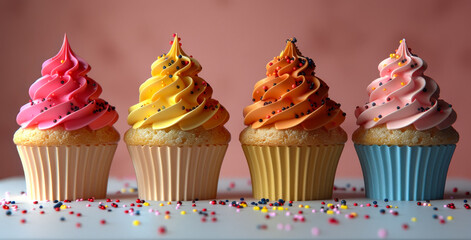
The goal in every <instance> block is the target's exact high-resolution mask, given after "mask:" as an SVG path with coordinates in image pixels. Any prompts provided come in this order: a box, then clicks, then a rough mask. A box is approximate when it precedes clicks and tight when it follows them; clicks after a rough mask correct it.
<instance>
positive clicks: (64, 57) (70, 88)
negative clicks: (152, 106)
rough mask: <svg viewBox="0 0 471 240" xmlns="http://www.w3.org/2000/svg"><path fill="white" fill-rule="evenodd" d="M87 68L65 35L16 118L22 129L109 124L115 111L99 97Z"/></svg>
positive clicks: (91, 126) (74, 128) (115, 116)
mask: <svg viewBox="0 0 471 240" xmlns="http://www.w3.org/2000/svg"><path fill="white" fill-rule="evenodd" d="M90 69H91V67H90V65H88V63H86V62H85V61H84V60H83V59H82V58H80V57H78V56H77V55H75V53H74V52H73V51H72V49H71V48H70V45H69V42H68V40H67V35H65V36H64V43H63V44H62V47H61V49H60V51H59V53H58V54H57V55H56V56H55V57H53V58H51V59H48V60H47V61H45V62H44V63H43V65H42V70H41V75H42V77H41V78H39V79H38V80H36V81H35V82H34V83H33V84H32V85H31V87H30V88H29V96H30V98H31V100H30V101H29V103H27V104H25V105H23V106H22V107H21V109H20V112H19V113H18V115H17V117H16V121H17V123H18V124H19V125H21V127H22V128H29V127H37V128H38V129H50V128H53V127H56V126H59V125H63V126H64V128H65V129H66V130H69V131H72V130H76V129H80V128H83V127H87V126H88V127H90V128H91V129H92V130H96V129H100V128H103V127H106V126H111V125H113V124H114V123H115V122H116V121H117V120H118V113H117V112H116V111H115V108H114V107H113V106H111V105H109V104H108V102H106V101H105V100H103V99H100V98H99V96H100V94H101V92H102V89H101V86H100V85H99V84H98V83H97V82H95V81H94V80H93V79H91V78H90V77H88V76H87V73H88V72H89V71H90Z"/></svg>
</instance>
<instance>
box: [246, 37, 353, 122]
mask: <svg viewBox="0 0 471 240" xmlns="http://www.w3.org/2000/svg"><path fill="white" fill-rule="evenodd" d="M296 41H297V40H296V38H291V39H288V40H287V41H286V47H285V49H284V50H283V51H282V52H281V54H280V55H279V56H277V57H275V58H274V59H273V60H272V61H270V62H269V63H268V64H267V65H266V69H267V73H266V75H267V77H266V78H264V79H262V80H260V81H258V82H257V83H256V84H255V87H254V91H253V94H252V101H253V102H254V103H253V104H251V105H249V106H247V107H246V108H245V109H244V112H243V114H244V118H245V119H244V124H245V125H250V126H251V127H252V128H261V127H267V126H274V127H275V128H276V129H288V128H293V127H296V126H302V127H303V128H304V129H306V130H314V129H318V128H321V127H324V128H326V129H332V128H335V127H338V126H339V125H340V124H341V123H342V122H343V121H344V120H345V113H344V112H342V110H340V104H338V103H336V102H334V101H332V100H331V99H330V98H329V97H328V91H329V87H328V86H327V84H325V83H324V81H322V80H321V79H319V78H318V77H316V76H315V73H314V70H315V67H316V65H315V64H314V61H313V60H312V59H310V58H308V57H304V56H303V55H302V54H301V52H300V51H299V50H298V48H297V47H296V45H295V43H296Z"/></svg>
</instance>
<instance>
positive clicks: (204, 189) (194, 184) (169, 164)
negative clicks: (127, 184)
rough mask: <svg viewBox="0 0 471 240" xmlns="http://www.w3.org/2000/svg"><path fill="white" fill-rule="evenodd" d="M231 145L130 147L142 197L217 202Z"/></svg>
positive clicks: (158, 199)
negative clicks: (223, 166) (222, 172)
mask: <svg viewBox="0 0 471 240" xmlns="http://www.w3.org/2000/svg"><path fill="white" fill-rule="evenodd" d="M227 147H228V144H225V145H202V146H147V145H143V146H133V145H128V150H129V154H130V155H131V159H132V161H133V165H134V169H135V171H136V177H137V187H138V193H139V198H141V199H145V200H153V201H189V200H194V199H214V198H216V194H217V186H218V179H219V171H220V169H221V164H222V161H223V159H224V155H225V153H226V150H227Z"/></svg>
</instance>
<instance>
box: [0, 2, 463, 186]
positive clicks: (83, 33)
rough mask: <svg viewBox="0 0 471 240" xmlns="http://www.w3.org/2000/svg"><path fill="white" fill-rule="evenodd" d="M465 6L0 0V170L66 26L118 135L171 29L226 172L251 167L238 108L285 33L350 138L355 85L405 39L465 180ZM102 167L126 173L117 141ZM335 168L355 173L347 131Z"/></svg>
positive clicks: (13, 164) (12, 153) (16, 171)
mask: <svg viewBox="0 0 471 240" xmlns="http://www.w3.org/2000/svg"><path fill="white" fill-rule="evenodd" d="M470 10H471V2H470V1H401V0H394V1H374V0H373V1H0V77H1V82H2V86H1V87H0V92H1V93H0V97H1V102H2V106H3V108H2V118H0V121H1V124H0V128H1V133H2V135H1V138H0V141H1V142H0V146H1V154H2V157H1V160H0V178H1V177H7V176H13V175H22V174H23V172H22V168H21V164H20V160H19V157H18V154H17V152H16V149H15V146H14V144H13V142H12V136H13V133H14V131H15V130H16V129H17V128H18V126H17V124H16V122H15V117H16V114H17V112H18V110H19V107H20V106H21V105H22V104H24V103H26V102H27V101H28V100H29V97H28V95H27V92H28V88H29V86H30V85H31V84H32V83H33V82H34V81H35V80H36V79H37V78H39V77H40V70H41V64H42V63H43V61H44V60H46V59H48V58H50V57H52V56H54V55H55V54H56V53H57V52H58V50H59V48H60V45H61V43H62V38H63V34H64V33H65V32H67V34H68V36H69V40H70V44H71V46H72V48H73V49H74V51H75V52H76V53H77V54H78V55H80V56H81V57H82V58H84V59H85V60H86V61H88V63H89V64H90V65H91V66H92V70H91V72H90V73H89V76H90V77H92V78H93V79H95V80H96V81H98V82H99V83H100V84H101V85H102V87H103V90H104V91H103V94H102V97H103V98H104V99H106V100H108V101H109V102H110V103H111V104H114V105H115V106H117V110H118V112H119V114H120V119H119V120H118V123H117V124H116V128H117V129H118V130H119V131H120V132H121V133H124V132H125V131H126V129H128V126H127V124H126V116H127V108H128V107H129V106H131V105H133V104H135V103H136V102H137V100H138V87H139V85H140V84H141V83H142V82H144V81H145V80H146V79H147V78H148V77H150V65H151V63H152V62H153V61H154V60H155V59H156V58H157V56H158V55H160V54H162V53H166V52H167V51H168V49H169V47H170V45H169V41H170V40H172V39H171V35H172V33H174V32H177V33H179V34H180V36H181V37H182V43H183V48H184V50H185V51H186V52H187V53H188V54H192V55H193V56H194V57H195V58H196V59H198V60H199V62H200V63H201V64H202V66H203V71H202V72H201V73H200V76H201V77H203V78H204V79H206V80H207V81H208V82H209V83H211V84H212V86H213V88H214V95H213V96H214V97H215V98H216V99H218V100H220V102H221V103H222V104H223V105H224V106H225V107H226V108H227V109H228V111H229V112H230V113H231V119H230V120H229V122H228V123H227V125H226V126H227V128H228V129H229V131H230V132H231V133H232V142H231V144H230V147H229V150H228V153H227V155H226V158H225V161H224V164H223V167H222V176H224V177H235V176H237V177H239V176H249V172H248V168H247V165H246V162H245V158H244V156H243V153H242V149H241V147H240V144H239V141H238V135H239V132H240V131H241V130H242V129H243V128H244V125H243V118H242V109H243V107H244V106H246V105H247V104H250V102H251V91H252V88H253V85H254V83H255V82H256V81H258V80H260V79H261V78H263V77H264V76H265V64H266V63H267V62H268V61H269V60H271V59H272V58H273V57H274V56H276V55H277V54H279V53H280V51H281V50H282V49H283V47H284V44H285V43H284V42H285V39H287V38H289V37H293V36H295V37H296V38H297V39H298V46H299V48H300V50H301V52H302V53H303V54H304V55H306V56H309V57H311V58H313V59H314V61H315V62H316V64H317V70H316V73H317V75H318V76H319V77H321V78H322V79H323V80H324V81H326V82H327V84H328V85H330V96H331V98H332V99H334V100H336V101H337V102H339V103H341V104H342V109H343V110H344V111H345V112H347V119H346V121H345V123H344V124H343V127H344V129H345V130H346V131H347V132H348V133H349V135H351V133H352V132H353V131H354V129H355V128H356V126H355V117H354V115H353V110H354V108H355V106H356V105H360V104H362V103H364V102H366V100H367V95H366V92H365V88H366V86H367V84H369V83H370V82H371V81H372V80H374V79H375V78H377V77H378V71H377V65H378V64H379V62H380V61H381V60H383V59H384V58H386V57H388V56H389V53H391V52H392V51H394V49H395V48H396V47H397V46H398V41H399V40H400V39H401V38H403V37H405V38H406V39H407V41H408V44H409V46H410V47H411V48H412V49H413V51H414V52H415V53H417V54H418V55H419V56H421V57H422V58H423V59H425V61H426V62H427V63H428V65H429V69H428V70H427V71H426V74H427V75H428V76H430V77H432V78H434V79H435V80H436V81H437V82H438V84H439V85H440V87H441V96H442V98H443V99H445V100H446V101H448V102H449V103H451V104H453V106H454V108H455V110H456V111H457V113H458V121H457V122H456V123H455V124H454V127H455V128H456V129H457V130H458V131H459V132H460V134H461V140H460V142H459V144H458V147H457V150H456V153H455V155H454V158H453V161H452V164H451V166H450V171H449V176H452V177H468V178H469V177H470V174H469V172H470V170H471V164H470V162H469V156H470V155H471V148H469V146H470V144H471V132H470V130H471V128H470V127H469V122H471V112H470V111H469V110H470V108H469V103H470V101H469V99H468V97H469V95H470V83H469V82H470V80H471V79H470V75H469V70H468V69H469V68H470V66H471V31H470V30H469V24H471V15H470V14H469V12H470ZM111 174H112V175H114V176H119V177H133V176H134V171H133V168H132V165H131V161H130V159H129V157H128V153H127V150H126V147H125V144H124V142H121V143H120V145H119V148H118V152H117V154H116V156H115V159H114V162H113V165H112V170H111ZM337 176H339V177H352V176H353V177H360V176H361V169H360V165H359V163H358V159H357V157H356V154H355V152H354V149H353V144H352V142H351V140H349V141H348V142H347V144H346V147H345V150H344V152H343V155H342V158H341V160H340V164H339V168H338V171H337Z"/></svg>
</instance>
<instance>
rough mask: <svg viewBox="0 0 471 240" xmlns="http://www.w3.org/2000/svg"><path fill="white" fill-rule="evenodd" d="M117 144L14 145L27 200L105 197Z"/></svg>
mask: <svg viewBox="0 0 471 240" xmlns="http://www.w3.org/2000/svg"><path fill="white" fill-rule="evenodd" d="M116 147H117V144H107V145H91V146H89V145H72V146H23V145H17V149H18V153H19V155H20V158H21V162H22V164H23V170H24V173H25V179H26V192H27V194H28V197H29V198H30V199H31V200H40V201H43V200H75V199H79V198H90V197H95V198H105V197H106V188H107V184H108V174H109V171H110V166H111V161H112V160H113V155H114V153H115V151H116Z"/></svg>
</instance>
